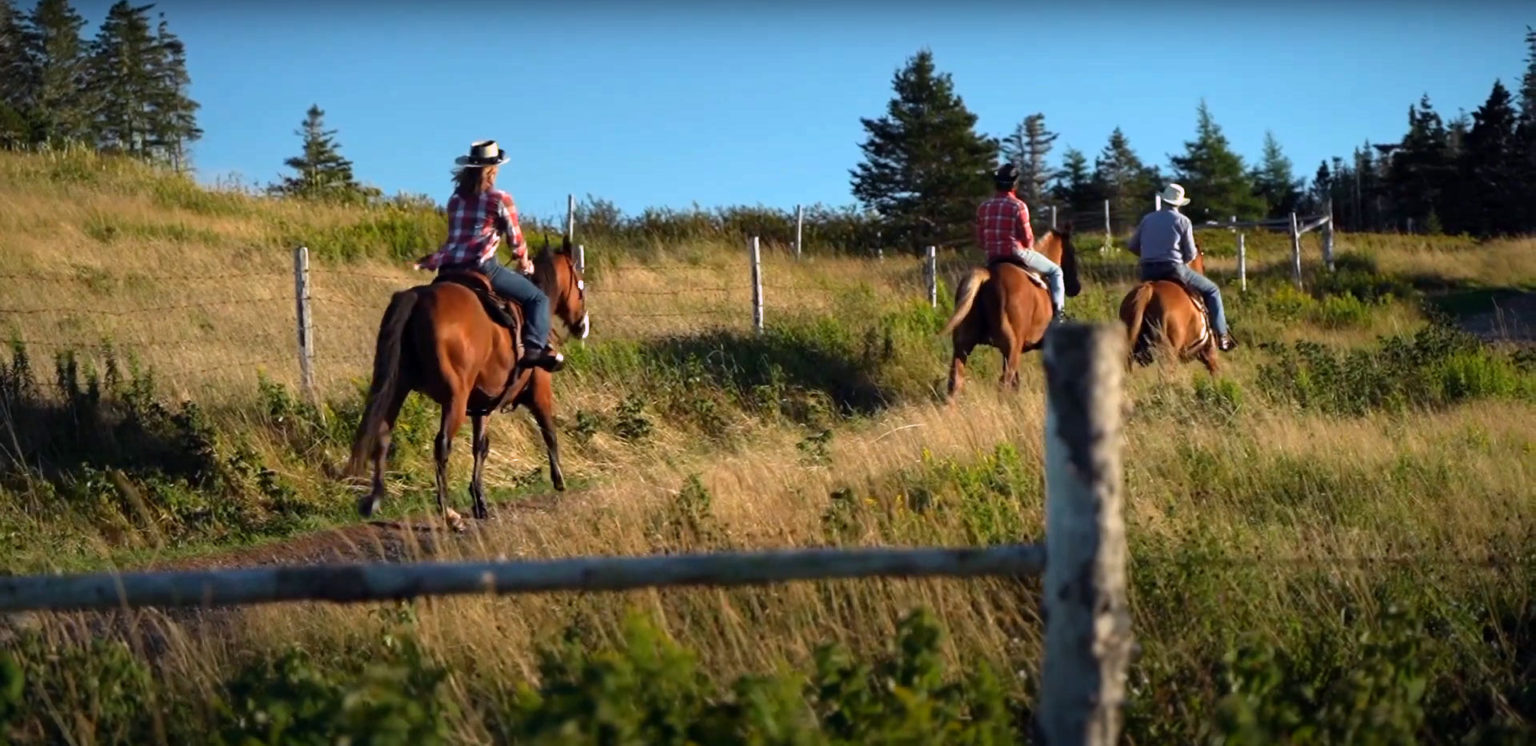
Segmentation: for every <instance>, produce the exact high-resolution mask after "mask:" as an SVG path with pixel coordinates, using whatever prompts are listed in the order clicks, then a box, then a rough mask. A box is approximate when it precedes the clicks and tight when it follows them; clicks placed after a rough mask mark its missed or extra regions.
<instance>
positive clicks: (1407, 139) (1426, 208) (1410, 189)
mask: <svg viewBox="0 0 1536 746" xmlns="http://www.w3.org/2000/svg"><path fill="white" fill-rule="evenodd" d="M1448 151H1449V137H1448V135H1447V132H1446V129H1445V124H1444V123H1443V122H1442V121H1441V119H1440V115H1439V114H1437V113H1435V110H1434V107H1432V106H1431V105H1430V103H1429V96H1428V95H1427V94H1426V95H1424V96H1423V97H1421V98H1420V99H1419V104H1418V106H1417V107H1410V108H1409V109H1408V134H1406V135H1404V136H1403V140H1402V143H1401V144H1400V145H1399V146H1398V149H1397V151H1396V152H1395V153H1393V154H1392V157H1391V160H1390V161H1389V163H1388V166H1387V174H1386V176H1387V195H1388V196H1389V197H1390V198H1391V200H1392V208H1393V215H1394V217H1395V218H1396V220H1397V221H1400V223H1401V224H1403V225H1406V223H1407V221H1408V220H1412V221H1413V223H1414V231H1415V232H1423V231H1431V232H1432V231H1433V227H1434V226H1435V225H1436V224H1437V223H1438V222H1439V220H1440V216H1439V214H1438V213H1437V212H1436V209H1435V208H1436V206H1437V205H1438V203H1439V201H1440V196H1441V193H1442V191H1443V189H1444V187H1445V184H1446V183H1447V181H1449V177H1450V176H1451V173H1452V172H1451V162H1450V158H1449V157H1448Z"/></svg>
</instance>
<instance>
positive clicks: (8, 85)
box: [0, 0, 36, 148]
mask: <svg viewBox="0 0 1536 746" xmlns="http://www.w3.org/2000/svg"><path fill="white" fill-rule="evenodd" d="M25 24H26V19H25V17H24V16H23V15H22V14H21V11H19V10H17V9H16V6H15V5H13V4H12V3H11V0H0V147H3V148H14V147H17V146H19V145H22V144H24V143H26V142H28V141H29V140H30V139H31V129H32V127H31V123H30V112H31V110H32V100H33V98H34V96H35V95H36V92H35V90H34V89H35V88H36V86H35V84H34V82H33V81H34V79H33V75H32V69H31V65H29V64H28V60H27V43H26V26H25Z"/></svg>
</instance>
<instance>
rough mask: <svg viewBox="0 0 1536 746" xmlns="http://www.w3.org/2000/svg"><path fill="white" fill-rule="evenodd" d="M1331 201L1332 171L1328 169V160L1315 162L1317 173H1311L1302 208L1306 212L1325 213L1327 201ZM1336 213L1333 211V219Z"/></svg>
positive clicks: (1335, 217) (1336, 217)
mask: <svg viewBox="0 0 1536 746" xmlns="http://www.w3.org/2000/svg"><path fill="white" fill-rule="evenodd" d="M1331 201H1333V173H1332V172H1331V171H1329V170H1328V161H1323V162H1321V163H1319V164H1317V173H1315V174H1313V175H1312V185H1311V186H1310V187H1308V188H1307V193H1306V196H1305V197H1303V198H1302V209H1303V210H1306V211H1307V212H1317V213H1326V212H1327V211H1328V203H1329V202H1331ZM1338 219H1339V217H1338V213H1337V212H1335V213H1334V220H1338Z"/></svg>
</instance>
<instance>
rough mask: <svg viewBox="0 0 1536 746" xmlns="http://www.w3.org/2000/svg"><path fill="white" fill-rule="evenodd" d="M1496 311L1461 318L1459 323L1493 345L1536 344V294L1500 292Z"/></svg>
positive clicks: (1491, 300) (1491, 301) (1493, 302)
mask: <svg viewBox="0 0 1536 746" xmlns="http://www.w3.org/2000/svg"><path fill="white" fill-rule="evenodd" d="M1490 303H1491V305H1492V308H1489V309H1488V310H1485V311H1477V312H1470V313H1463V314H1460V315H1458V317H1457V324H1458V325H1459V326H1461V328H1462V329H1465V330H1466V331H1468V332H1471V333H1472V334H1476V335H1477V336H1479V337H1481V338H1482V339H1484V340H1486V341H1489V342H1510V343H1514V344H1518V345H1530V344H1536V292H1533V291H1515V292H1505V293H1499V294H1498V295H1497V296H1495V297H1494V298H1492V299H1490Z"/></svg>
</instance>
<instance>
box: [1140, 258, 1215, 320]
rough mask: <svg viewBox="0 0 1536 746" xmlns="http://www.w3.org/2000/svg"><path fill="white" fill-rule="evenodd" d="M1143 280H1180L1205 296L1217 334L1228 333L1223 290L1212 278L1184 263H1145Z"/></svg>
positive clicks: (1142, 266) (1142, 273)
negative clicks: (1223, 305) (1222, 295)
mask: <svg viewBox="0 0 1536 746" xmlns="http://www.w3.org/2000/svg"><path fill="white" fill-rule="evenodd" d="M1141 279H1142V281H1143V282H1145V281H1149V280H1178V281H1179V282H1182V283H1184V284H1185V285H1187V286H1189V287H1191V288H1194V290H1195V292H1197V293H1199V294H1200V295H1202V296H1205V308H1206V310H1207V311H1208V312H1209V313H1210V316H1211V326H1213V327H1215V329H1216V333H1217V334H1226V333H1227V313H1226V311H1224V310H1222V307H1221V289H1220V288H1217V287H1216V283H1214V282H1211V280H1210V278H1208V277H1206V276H1205V275H1202V274H1200V273H1199V272H1196V271H1194V270H1192V269H1190V268H1189V265H1187V264H1184V263H1182V262H1145V263H1143V264H1142V265H1141Z"/></svg>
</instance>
